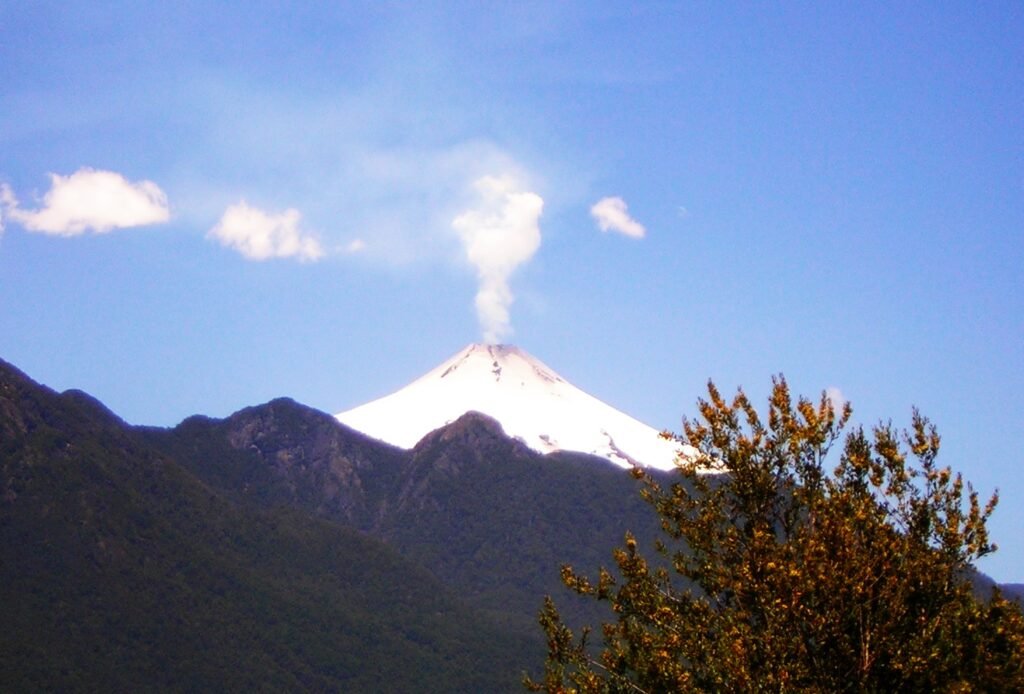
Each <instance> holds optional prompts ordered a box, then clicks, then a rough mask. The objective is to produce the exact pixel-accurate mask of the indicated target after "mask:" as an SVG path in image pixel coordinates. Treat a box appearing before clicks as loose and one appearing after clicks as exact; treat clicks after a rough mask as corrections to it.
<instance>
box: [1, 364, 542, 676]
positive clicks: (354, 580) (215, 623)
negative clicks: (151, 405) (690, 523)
mask: <svg viewBox="0 0 1024 694" xmlns="http://www.w3.org/2000/svg"><path fill="white" fill-rule="evenodd" d="M0 548H2V555H0V623H2V624H3V628H2V629H0V673H2V678H3V687H2V688H3V690H4V691H41V690H42V691H45V690H51V691H52V690H60V691H141V690H145V691H151V690H178V691H182V690H189V691H197V690H203V691H224V690H235V691H240V690H248V689H255V690H264V691H271V690H273V691H282V690H314V691H325V690H335V691H482V690H494V689H515V688H516V685H517V681H518V675H519V672H520V668H521V664H522V663H524V662H530V660H531V656H532V655H534V654H531V653H527V652H526V646H524V645H523V644H522V643H521V642H517V641H516V640H514V639H513V638H510V637H509V636H507V635H506V634H504V633H502V632H500V631H498V630H496V629H494V628H492V627H489V626H487V622H486V620H484V619H482V618H481V617H480V616H479V614H474V613H472V612H470V611H469V610H467V609H465V608H464V607H463V606H462V605H461V604H460V603H459V602H458V601H457V600H456V599H454V598H453V597H451V593H450V592H448V591H446V590H445V588H444V587H442V586H441V585H440V584H439V583H438V582H437V581H436V580H435V579H434V578H433V577H432V576H431V575H430V574H429V573H427V572H425V571H423V570H422V569H419V568H417V567H416V566H415V565H413V564H411V563H410V562H408V561H406V560H405V559H403V558H402V557H400V556H399V555H397V554H396V553H395V552H394V551H392V550H389V549H388V548H387V547H385V546H384V545H382V544H381V543H380V542H378V541H375V540H372V539H368V538H366V537H363V536H360V535H358V534H356V533H355V532H353V531H350V530H346V529H344V528H342V527H339V526H338V525H335V524H332V523H329V522H327V521H324V520H317V519H315V518H312V517H310V516H309V515H308V514H306V513H304V512H302V511H300V510H286V509H284V508H281V507H277V508H273V509H270V508H266V509H262V510H257V509H254V508H251V507H247V506H239V505H237V504H234V503H232V502H229V501H228V500H226V499H225V497H223V496H222V495H221V494H220V493H218V492H216V491H214V490H213V489H212V488H211V487H209V486H207V485H205V484H203V483H201V482H199V481H198V480H197V479H195V478H194V477H193V476H192V475H191V474H190V473H189V472H187V471H186V470H185V469H183V468H182V467H180V466H179V465H178V464H176V463H175V462H174V461H173V460H171V459H170V458H169V457H167V456H166V455H165V454H164V453H158V452H156V450H155V449H154V448H152V447H151V446H149V445H148V443H147V442H146V441H145V440H144V439H143V438H142V437H141V436H139V435H137V434H136V433H134V432H132V431H131V430H129V429H126V428H125V427H124V425H123V423H122V422H120V421H119V420H118V419H117V418H116V417H113V416H112V415H111V414H110V413H109V412H107V411H106V410H105V409H104V408H103V407H102V406H101V405H99V404H98V403H96V402H95V401H93V400H91V399H90V398H88V397H87V396H84V395H83V394H79V393H67V394H64V395H56V394H54V393H52V392H51V391H48V390H46V389H44V388H42V387H40V386H37V385H36V384H34V383H32V382H31V381H30V380H29V379H27V378H26V377H25V376H23V375H22V374H20V373H19V372H17V371H16V370H14V369H13V368H11V367H9V366H8V365H6V364H4V363H2V362H0Z"/></svg>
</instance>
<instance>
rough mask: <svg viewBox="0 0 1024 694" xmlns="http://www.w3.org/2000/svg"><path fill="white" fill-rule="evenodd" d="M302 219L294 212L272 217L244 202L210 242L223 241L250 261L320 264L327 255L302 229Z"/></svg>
mask: <svg viewBox="0 0 1024 694" xmlns="http://www.w3.org/2000/svg"><path fill="white" fill-rule="evenodd" d="M301 219H302V215H301V214H300V213H299V211H298V210H296V209H294V208H289V209H287V210H285V211H284V212H282V213H280V214H271V213H268V212H264V211H263V210H261V209H259V208H256V207H251V206H249V205H248V204H247V203H246V202H245V201H244V200H242V201H239V202H238V203H236V204H234V205H231V206H230V207H228V208H227V209H226V210H225V211H224V214H223V216H221V218H220V221H219V222H217V225H216V226H215V227H213V228H212V229H210V231H209V233H208V234H207V238H211V239H214V240H216V241H219V242H220V243H221V245H223V246H226V247H227V248H232V249H234V250H236V251H238V252H239V253H241V254H242V255H243V256H245V257H246V258H248V259H249V260H268V259H270V258H296V259H298V260H304V261H312V260H319V259H320V258H322V257H323V255H324V250H323V247H322V246H321V245H320V242H319V241H318V240H317V239H316V238H315V237H313V236H312V235H310V234H309V233H308V232H305V231H302V230H301V229H299V221H300V220H301Z"/></svg>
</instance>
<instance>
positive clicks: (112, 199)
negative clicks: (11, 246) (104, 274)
mask: <svg viewBox="0 0 1024 694" xmlns="http://www.w3.org/2000/svg"><path fill="white" fill-rule="evenodd" d="M42 202H43V205H42V207H41V208H39V209H37V210H25V209H22V208H21V207H19V204H18V200H17V198H16V197H15V195H14V193H13V192H12V191H11V189H10V188H9V187H8V186H7V185H4V186H0V203H2V205H3V207H4V211H5V213H6V216H7V218H8V219H9V220H12V221H14V222H17V223H18V224H20V225H21V226H23V227H25V228H26V229H28V230H29V231H38V232H42V233H44V234H53V235H56V236H77V235H79V234H84V233H86V232H88V231H93V232H96V233H104V232H108V231H110V230H112V229H124V228H128V227H138V226H147V225H150V224H160V223H162V222H166V221H167V220H168V219H170V216H171V215H170V210H169V209H168V206H167V195H166V194H164V192H163V191H162V190H160V187H159V186H157V185H156V184H155V183H153V182H152V181H137V182H135V183H132V182H130V181H128V180H127V179H126V178H125V177H124V176H122V175H121V174H119V173H115V172H113V171H99V170H96V169H90V168H81V169H79V170H78V171H76V172H75V173H73V174H71V175H70V176H61V175H59V174H50V190H49V191H47V193H46V195H44V196H43V200H42Z"/></svg>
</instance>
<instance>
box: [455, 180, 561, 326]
mask: <svg viewBox="0 0 1024 694" xmlns="http://www.w3.org/2000/svg"><path fill="white" fill-rule="evenodd" d="M474 188H476V191H477V193H478V195H479V203H478V204H477V206H476V207H475V208H472V209H468V210H466V211H464V212H463V213H462V214H460V215H458V216H457V217H456V218H455V219H454V220H453V221H452V227H453V228H454V229H455V231H457V232H458V234H459V237H460V238H461V239H462V243H463V246H464V247H465V250H466V258H467V259H468V260H469V262H470V263H472V265H473V267H475V268H476V273H477V279H478V282H479V286H478V289H477V293H476V312H477V318H478V319H479V321H480V328H481V329H482V330H483V338H484V341H485V342H488V343H497V342H501V341H502V339H503V338H505V337H507V336H508V335H510V334H511V333H512V326H511V323H510V320H509V311H508V310H509V306H511V304H512V302H513V301H514V299H515V296H514V295H513V294H512V290H511V289H510V288H509V278H510V277H511V276H512V273H513V272H514V271H515V269H516V268H517V267H519V266H520V265H522V264H523V263H525V262H526V261H528V260H529V259H530V258H532V257H533V254H534V253H536V252H537V249H538V248H539V247H540V227H539V226H538V224H537V222H538V220H539V219H540V215H541V211H542V210H543V208H544V200H543V199H542V198H541V197H540V196H539V195H537V194H536V193H531V192H529V191H524V190H521V186H519V185H517V183H516V182H515V180H514V179H512V178H511V177H508V176H505V177H496V176H484V177H482V178H480V179H477V181H476V182H475V183H474Z"/></svg>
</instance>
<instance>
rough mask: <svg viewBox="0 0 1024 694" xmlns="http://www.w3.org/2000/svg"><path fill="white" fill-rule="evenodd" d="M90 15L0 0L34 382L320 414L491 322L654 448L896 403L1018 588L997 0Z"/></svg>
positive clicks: (1022, 250)
mask: <svg viewBox="0 0 1024 694" xmlns="http://www.w3.org/2000/svg"><path fill="white" fill-rule="evenodd" d="M96 5H98V3H92V2H88V3H85V2H82V3H75V2H62V3H45V2H44V3H4V4H0V27H2V32H3V38H2V40H0V104H2V107H0V184H2V186H3V187H2V188H0V194H2V200H0V215H2V216H0V220H2V222H3V227H4V229H3V231H2V234H0V326H2V329H0V357H2V358H4V359H6V360H8V361H10V362H12V363H14V364H15V365H16V366H18V367H19V368H21V369H23V370H25V371H26V372H27V373H28V374H29V375H30V376H32V377H34V378H35V379H37V380H39V381H42V382H43V383H46V384H47V385H49V386H51V387H53V388H56V389H59V390H61V389H65V388H81V389H83V390H86V391H88V392H90V393H92V394H94V395H96V396H97V397H99V398H100V399H101V400H103V401H104V402H105V403H106V404H107V405H108V406H110V407H111V408H112V409H113V410H114V411H116V412H117V413H118V414H120V415H121V416H123V417H124V418H125V419H127V420H128V421H129V422H132V423H138V424H157V425H172V424H175V423H176V422H178V421H179V420H181V419H182V418H184V417H186V416H188V415H190V414H194V413H204V414H210V415H213V416H223V415H227V414H229V413H230V412H232V411H234V410H236V409H238V408H241V407H243V406H247V405H251V404H256V403H259V402H263V401H266V400H268V399H270V398H273V397H277V396H281V395H287V396H291V397H293V398H295V399H297V400H299V401H301V402H304V403H307V404H309V405H312V406H314V407H318V408H320V409H323V410H325V411H328V412H337V411H341V410H344V409H348V408H350V407H353V406H355V405H358V404H361V403H363V402H365V401H367V400H370V399H372V398H375V397H378V396H381V395H384V394H385V393H387V392H390V391H391V390H394V389H395V388H397V387H400V386H401V385H404V384H405V383H406V382H407V381H409V380H411V379H412V378H414V377H416V376H418V375H420V374H421V373H422V372H424V371H426V370H427V369H429V368H431V367H432V366H434V365H436V364H437V363H438V362H440V361H441V360H442V359H444V358H446V357H448V356H450V355H451V354H453V353H454V352H456V351H457V350H459V349H460V348H461V347H462V346H464V345H465V344H466V343H469V342H473V341H479V340H481V339H483V337H484V336H485V335H487V336H489V337H491V338H494V339H501V340H505V341H509V342H514V343H516V344H518V345H520V346H521V347H523V348H525V349H527V350H528V351H530V352H531V353H533V354H534V355H535V356H537V357H539V358H541V359H542V360H544V361H545V362H547V363H548V364H549V365H550V366H552V367H553V368H554V369H556V370H557V371H559V372H560V373H562V374H563V375H564V376H566V377H567V378H568V379H569V380H571V381H572V382H574V383H575V384H576V385H578V386H580V387H581V388H583V389H584V390H587V391H588V392H590V393H592V394H593V395H596V396H597V397H599V398H601V399H603V400H605V401H606V402H608V403H610V404H612V405H614V406H616V407H618V408H620V409H623V410H625V411H626V412H629V413H630V414H633V415H634V416H636V417H638V418H640V419H642V420H644V421H646V422H648V423H649V424H651V425H653V426H656V427H660V428H669V429H675V430H678V428H679V422H680V419H681V417H682V416H684V415H689V416H693V414H694V413H695V401H696V398H697V397H698V396H699V395H701V394H702V393H703V392H704V385H705V383H706V382H707V380H708V379H709V378H711V379H713V380H714V381H715V382H716V383H717V384H718V385H719V386H720V387H721V388H722V389H723V390H725V391H727V392H730V391H733V390H734V389H735V388H736V387H738V386H742V387H743V388H745V389H746V390H747V392H748V393H750V394H751V395H752V396H753V397H754V398H755V399H756V400H757V401H760V402H763V401H764V397H765V396H766V394H767V392H768V389H769V387H770V383H771V376H772V375H773V374H777V373H780V372H781V373H783V374H785V376H786V377H787V379H788V380H789V382H790V385H791V387H792V388H793V389H794V390H795V391H797V392H801V393H805V394H809V395H817V394H818V393H820V392H821V391H822V390H823V389H826V388H836V389H838V390H839V391H840V392H841V393H842V395H843V396H844V397H846V398H848V399H849V400H850V401H851V402H852V403H853V406H854V410H855V419H856V420H857V422H859V423H862V424H865V425H867V426H870V425H872V424H874V423H876V422H877V421H879V420H888V419H892V420H893V421H894V422H895V423H897V424H901V425H903V424H906V423H908V422H909V418H910V411H911V407H912V406H913V405H917V406H918V407H920V409H921V410H922V412H924V413H925V414H926V415H928V416H929V417H931V418H932V420H933V421H934V422H935V423H936V424H937V425H938V427H939V431H940V433H941V434H942V435H943V444H944V452H943V455H942V457H941V459H942V460H943V461H944V462H945V463H948V464H951V465H953V466H954V468H955V469H957V470H960V471H962V472H964V474H965V476H966V477H967V479H969V480H971V481H973V482H974V483H975V485H976V487H977V488H978V489H979V490H980V491H981V492H982V493H983V494H988V493H990V492H991V491H992V490H993V489H995V488H996V487H998V488H999V489H1000V491H1001V495H1002V503H1001V505H1000V507H999V509H998V510H997V512H996V516H995V517H994V519H993V521H992V523H991V529H992V531H993V534H994V537H995V540H996V541H997V542H998V543H1000V544H1001V546H1002V549H1001V550H1000V552H998V553H997V554H996V555H995V556H994V557H993V558H991V559H986V560H985V561H984V562H983V563H982V568H983V569H984V570H986V571H988V572H989V573H991V574H992V575H994V576H995V577H996V578H998V579H1000V580H1007V581H1008V580H1017V581H1021V580H1024V533H1022V532H1021V530H1022V527H1024V472H1022V470H1024V466H1022V464H1021V454H1020V446H1019V442H1020V440H1021V438H1022V434H1024V428H1022V426H1021V412H1022V410H1024V396H1022V391H1024V298H1022V292H1021V280H1020V276H1021V270H1022V268H1024V241H1022V232H1024V128H1022V127H1021V126H1022V124H1024V80H1022V79H1021V76H1022V75H1024V6H1022V5H1021V4H1020V3H1009V2H1007V3H999V2H996V3H986V4H984V5H979V4H977V3H961V4H952V3H932V4H928V5H924V4H910V3H897V4H896V6H895V7H890V6H886V5H882V4H864V3H849V4H844V3H820V4H803V3H785V4H783V5H781V6H780V5H775V4H772V5H767V4H757V5H754V4H747V3H744V4H725V3H714V4H712V3H707V4H675V3H641V4H638V5H637V6H635V7H633V6H632V5H631V4H626V3H623V4H608V3H521V2H517V3H438V4H428V3H415V4H413V3H393V4H385V3H376V2H374V3H344V4H341V3H323V4H316V3H305V4H302V7H301V9H294V8H293V7H291V6H290V4H289V3H246V4H245V5H244V9H240V8H235V7H227V6H224V5H213V4H208V3H203V2H192V3H154V4H146V3H137V2H133V3H123V4H121V3H103V4H102V7H99V8H97V7H96ZM410 5H413V7H410ZM599 203H600V204H599ZM595 206H596V211H595ZM602 210H603V212H601V211H602ZM602 226H603V227H605V228H606V229H605V230H602Z"/></svg>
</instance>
